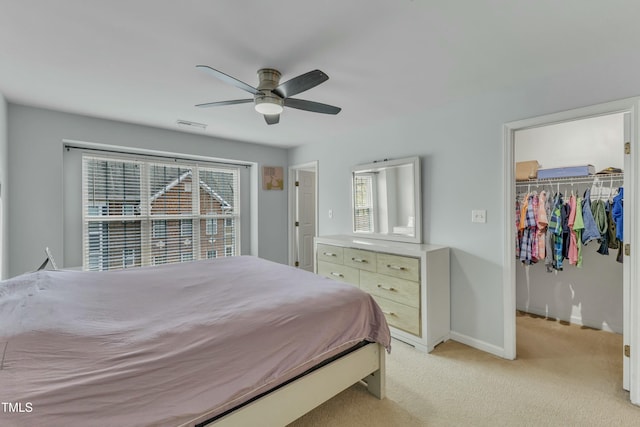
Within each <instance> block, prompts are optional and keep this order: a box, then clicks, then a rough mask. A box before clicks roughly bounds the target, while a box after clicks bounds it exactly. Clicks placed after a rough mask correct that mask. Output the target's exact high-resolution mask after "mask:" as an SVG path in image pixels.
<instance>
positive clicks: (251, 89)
mask: <svg viewBox="0 0 640 427" xmlns="http://www.w3.org/2000/svg"><path fill="white" fill-rule="evenodd" d="M196 68H199V69H201V70H202V71H204V72H206V73H208V74H211V75H212V76H214V77H216V78H218V79H220V80H222V81H223V82H225V83H228V84H230V85H233V86H235V87H238V88H240V89H242V90H246V91H247V92H249V93H252V94H254V95H258V94H260V93H261V92H260V91H259V90H258V89H256V88H255V87H253V86H249V85H248V84H246V83H245V82H241V81H240V80H238V79H236V78H235V77H231V76H230V75H228V74H225V73H223V72H222V71H218V70H216V69H215V68H211V67H209V66H207V65H196Z"/></svg>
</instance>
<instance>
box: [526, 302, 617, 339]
mask: <svg viewBox="0 0 640 427" xmlns="http://www.w3.org/2000/svg"><path fill="white" fill-rule="evenodd" d="M516 309H517V310H519V311H522V312H524V313H530V314H535V315H537V316H542V317H547V316H548V314H547V310H546V309H543V308H538V307H528V308H521V307H517V308H516ZM551 314H552V313H551ZM552 317H553V318H554V319H555V318H556V317H554V316H552ZM558 320H565V321H567V320H566V319H558ZM568 322H570V323H571V324H572V325H578V326H587V327H589V328H594V329H600V330H603V331H605V332H613V333H616V334H621V333H622V331H623V328H622V325H616V324H611V325H609V324H607V323H606V322H602V321H601V322H600V323H599V322H597V321H590V320H589V319H585V318H583V317H582V316H578V315H575V314H572V315H571V318H570V319H569V320H568Z"/></svg>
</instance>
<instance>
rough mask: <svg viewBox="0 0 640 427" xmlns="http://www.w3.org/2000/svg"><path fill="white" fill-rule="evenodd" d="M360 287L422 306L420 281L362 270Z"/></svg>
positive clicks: (401, 301)
mask: <svg viewBox="0 0 640 427" xmlns="http://www.w3.org/2000/svg"><path fill="white" fill-rule="evenodd" d="M360 289H362V290H363V291H365V292H369V293H370V294H373V295H377V296H380V297H384V298H386V299H388V300H391V301H395V302H399V303H401V304H404V305H408V306H411V307H415V308H420V283H418V282H412V281H410V280H404V279H398V278H397V277H392V276H386V275H384V274H377V273H371V272H368V271H361V272H360Z"/></svg>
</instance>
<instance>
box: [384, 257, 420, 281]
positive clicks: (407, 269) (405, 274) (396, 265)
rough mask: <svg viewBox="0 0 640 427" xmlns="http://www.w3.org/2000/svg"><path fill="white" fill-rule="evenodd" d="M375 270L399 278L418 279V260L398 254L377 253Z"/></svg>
mask: <svg viewBox="0 0 640 427" xmlns="http://www.w3.org/2000/svg"><path fill="white" fill-rule="evenodd" d="M377 255H378V256H377V257H376V258H377V262H376V266H377V269H376V271H377V272H378V273H381V274H386V275H388V276H394V277H399V278H400V279H405V280H413V281H415V282H418V281H420V260H419V259H418V258H411V257H406V256H400V255H389V254H377Z"/></svg>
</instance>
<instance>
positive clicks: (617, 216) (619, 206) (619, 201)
mask: <svg viewBox="0 0 640 427" xmlns="http://www.w3.org/2000/svg"><path fill="white" fill-rule="evenodd" d="M623 202H624V189H623V188H622V187H620V188H619V189H618V195H617V196H615V197H614V198H613V206H612V207H611V217H612V218H613V220H614V221H615V223H616V239H618V241H619V242H620V244H619V245H618V255H617V256H616V261H618V262H620V263H622V262H623V261H624V257H623V255H622V247H623V242H624V239H623V236H624V233H623V232H622V231H623V230H622V223H623V216H624V209H623Z"/></svg>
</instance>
